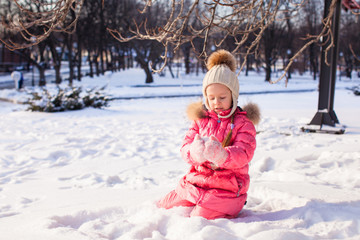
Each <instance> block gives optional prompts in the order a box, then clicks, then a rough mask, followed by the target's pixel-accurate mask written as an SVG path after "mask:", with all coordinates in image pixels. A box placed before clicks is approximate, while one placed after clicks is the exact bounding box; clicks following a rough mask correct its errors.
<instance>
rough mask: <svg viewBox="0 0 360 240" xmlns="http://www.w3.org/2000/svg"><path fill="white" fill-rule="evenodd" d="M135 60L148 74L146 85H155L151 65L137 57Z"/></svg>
mask: <svg viewBox="0 0 360 240" xmlns="http://www.w3.org/2000/svg"><path fill="white" fill-rule="evenodd" d="M135 60H136V61H137V62H138V63H139V64H140V66H141V68H142V69H144V71H145V74H146V80H145V83H153V82H154V78H153V76H152V73H151V71H150V69H149V63H148V62H146V61H145V60H144V59H143V58H141V57H139V56H136V58H135Z"/></svg>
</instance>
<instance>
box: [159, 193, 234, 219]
mask: <svg viewBox="0 0 360 240" xmlns="http://www.w3.org/2000/svg"><path fill="white" fill-rule="evenodd" d="M180 206H182V207H193V210H192V211H191V213H190V217H194V216H199V217H203V218H206V219H209V220H211V219H216V218H234V216H229V215H227V214H225V213H221V212H217V211H215V210H211V209H207V208H204V207H201V206H198V205H196V204H194V203H192V202H189V201H187V200H184V199H181V198H180V197H179V195H178V194H177V193H176V192H175V190H173V191H171V192H170V193H168V194H167V195H166V196H165V197H164V198H163V199H161V200H160V201H159V202H158V207H160V208H165V209H169V208H173V207H180Z"/></svg>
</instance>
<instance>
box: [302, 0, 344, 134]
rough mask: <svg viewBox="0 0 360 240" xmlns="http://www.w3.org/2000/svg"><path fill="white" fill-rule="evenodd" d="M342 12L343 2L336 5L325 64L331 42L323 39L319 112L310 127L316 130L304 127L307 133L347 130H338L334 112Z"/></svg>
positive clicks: (325, 9)
mask: <svg viewBox="0 0 360 240" xmlns="http://www.w3.org/2000/svg"><path fill="white" fill-rule="evenodd" d="M330 4H331V0H325V6H324V18H326V17H327V16H328V14H329V8H330ZM340 11H341V0H338V1H337V3H336V10H335V14H334V16H333V24H332V31H333V43H334V46H333V47H332V49H331V50H330V51H329V52H328V57H329V60H330V61H329V63H330V65H327V64H326V62H325V49H326V48H327V47H328V46H329V45H330V43H331V41H330V39H329V36H326V37H324V38H323V39H322V42H323V45H322V48H321V65H320V83H319V102H318V111H317V113H316V114H315V116H314V117H313V119H312V120H311V122H310V124H309V125H310V126H311V125H313V126H315V128H311V127H304V128H302V130H303V131H305V132H331V133H338V134H342V133H344V132H345V128H344V127H343V126H341V127H340V128H339V129H337V128H336V124H338V123H339V120H338V118H337V116H336V114H335V111H334V94H335V80H336V66H337V56H338V50H339V44H338V42H339V41H338V40H339V23H340ZM323 125H328V126H331V127H334V128H333V129H331V130H323V128H322V127H323Z"/></svg>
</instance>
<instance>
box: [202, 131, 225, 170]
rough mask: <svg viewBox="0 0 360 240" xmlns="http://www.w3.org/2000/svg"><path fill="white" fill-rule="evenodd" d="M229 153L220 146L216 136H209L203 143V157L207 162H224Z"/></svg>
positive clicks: (216, 163)
mask: <svg viewBox="0 0 360 240" xmlns="http://www.w3.org/2000/svg"><path fill="white" fill-rule="evenodd" d="M228 156H229V153H228V152H227V151H226V150H225V149H224V148H223V147H222V145H221V143H220V142H219V140H217V138H216V137H214V136H211V137H210V139H209V140H208V141H207V142H206V143H205V150H204V157H205V159H207V160H208V161H209V162H212V163H214V164H215V165H217V166H219V165H221V164H222V163H224V162H225V160H226V159H227V158H228Z"/></svg>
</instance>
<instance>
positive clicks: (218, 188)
mask: <svg viewBox="0 0 360 240" xmlns="http://www.w3.org/2000/svg"><path fill="white" fill-rule="evenodd" d="M229 112H230V110H228V111H224V112H222V113H221V114H222V115H223V116H226V115H228V114H229ZM234 114H235V116H234V128H233V132H232V137H231V141H230V145H229V146H228V147H225V150H226V151H227V152H228V153H229V156H228V158H227V159H226V160H225V161H224V162H223V163H222V164H221V165H219V166H218V167H219V169H217V170H213V169H212V168H211V165H210V162H208V161H206V162H205V163H203V164H199V163H197V162H196V161H194V160H193V159H192V157H191V155H190V150H189V149H190V144H191V143H192V142H193V140H194V138H195V136H196V134H200V136H201V137H209V136H211V135H213V136H215V137H216V138H217V139H218V140H219V141H220V142H222V141H223V139H224V138H225V137H226V135H227V134H228V132H229V131H230V128H231V126H230V125H231V118H218V116H217V114H216V113H215V112H213V111H208V112H207V117H205V118H202V119H199V120H196V121H194V122H193V123H192V126H191V127H190V129H189V131H188V132H187V134H186V136H185V139H184V142H183V146H182V148H181V155H182V158H183V159H184V160H185V161H186V162H187V163H189V164H190V165H191V168H190V170H189V172H188V173H187V174H186V175H185V176H184V177H183V178H182V179H181V180H180V182H179V184H178V186H177V188H176V189H175V190H174V191H172V192H170V193H169V194H168V195H166V196H165V197H164V198H163V199H161V200H160V201H159V203H158V205H159V207H163V208H166V209H168V208H172V207H175V206H189V207H190V206H193V207H194V209H193V210H192V212H191V214H190V215H191V216H202V217H204V218H207V219H214V218H221V217H224V218H234V217H237V215H238V214H239V213H240V211H241V209H242V208H243V206H244V204H245V201H246V198H247V194H246V192H247V190H248V188H249V182H250V179H249V175H248V170H249V165H248V163H249V162H250V160H251V159H252V157H253V155H254V151H255V148H256V140H255V135H256V130H255V127H254V125H253V123H252V122H251V121H250V120H249V119H248V118H247V117H246V112H244V111H241V110H240V108H238V109H236V111H235V113H234Z"/></svg>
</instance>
